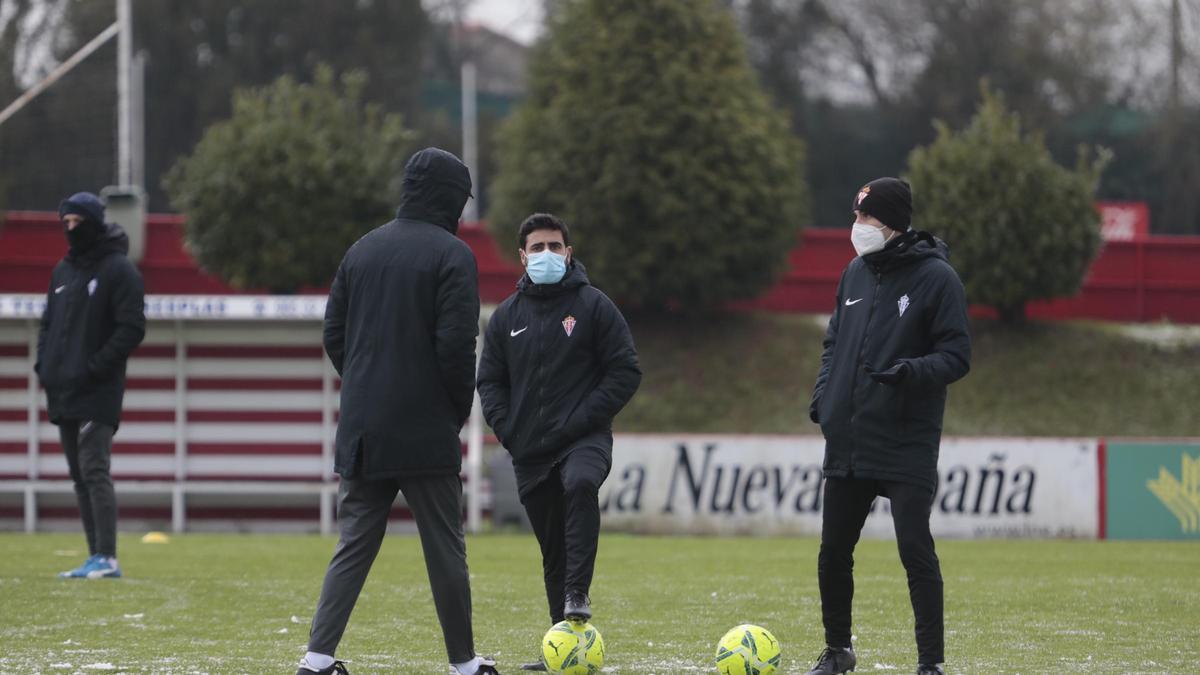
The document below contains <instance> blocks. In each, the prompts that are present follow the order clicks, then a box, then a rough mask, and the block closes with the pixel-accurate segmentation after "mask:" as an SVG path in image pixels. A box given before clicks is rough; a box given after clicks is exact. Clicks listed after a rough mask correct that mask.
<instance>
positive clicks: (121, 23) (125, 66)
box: [117, 0, 133, 185]
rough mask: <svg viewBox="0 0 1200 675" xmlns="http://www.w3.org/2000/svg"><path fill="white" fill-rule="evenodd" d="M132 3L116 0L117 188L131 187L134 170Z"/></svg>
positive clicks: (129, 0) (127, 0)
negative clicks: (131, 96)
mask: <svg viewBox="0 0 1200 675" xmlns="http://www.w3.org/2000/svg"><path fill="white" fill-rule="evenodd" d="M130 2H131V0H117V26H118V29H119V32H118V34H117V185H129V184H130V181H131V179H132V177H131V172H132V168H133V106H132V105H131V104H130V94H131V92H130V84H129V78H130V74H131V70H132V67H133V10H132V9H131V7H130Z"/></svg>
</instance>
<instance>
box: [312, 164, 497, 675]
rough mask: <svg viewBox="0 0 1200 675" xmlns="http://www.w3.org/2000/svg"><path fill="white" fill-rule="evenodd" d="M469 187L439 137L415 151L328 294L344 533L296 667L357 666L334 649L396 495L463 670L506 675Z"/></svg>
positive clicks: (453, 665)
mask: <svg viewBox="0 0 1200 675" xmlns="http://www.w3.org/2000/svg"><path fill="white" fill-rule="evenodd" d="M470 195H471V176H470V173H469V172H468V171H467V167H466V166H465V165H463V163H462V162H461V161H459V159H458V158H457V157H455V156H454V155H452V154H450V153H448V152H446V151H444V150H439V149H437V148H426V149H425V150H421V151H420V152H418V153H416V154H415V155H413V156H412V158H410V159H409V160H408V164H407V165H406V166H405V170H404V197H403V199H402V201H401V203H400V208H399V210H398V211H397V213H396V219H395V220H393V221H391V222H389V223H386V224H384V225H382V226H380V227H378V228H376V229H375V230H372V231H371V232H370V233H368V234H366V235H365V236H363V238H362V239H359V240H358V241H357V242H356V243H355V244H354V245H353V246H351V247H350V250H349V251H347V252H346V256H345V257H344V258H343V259H342V263H341V265H340V266H339V267H338V270H337V275H336V277H335V278H334V281H333V286H332V288H331V289H330V291H329V303H328V305H327V307H326V310H325V351H326V352H327V353H328V354H329V359H330V360H331V361H332V362H333V366H334V368H335V369H336V370H337V372H338V374H340V375H341V376H342V389H341V413H340V414H341V417H340V420H339V422H338V429H337V441H336V462H335V469H336V471H337V473H338V474H339V475H340V476H341V479H342V480H341V484H340V485H339V487H338V511H337V514H338V530H339V533H340V538H339V539H338V544H337V548H336V549H335V550H334V553H333V560H331V561H330V563H329V569H328V571H327V572H326V574H325V582H324V585H323V586H322V587H321V598H320V600H319V601H318V603H317V611H316V614H315V615H314V616H313V620H312V629H311V631H310V635H309V641H308V653H307V654H305V656H304V659H303V660H302V661H301V662H300V669H299V670H298V671H297V675H310V674H311V673H322V674H324V675H332V674H333V673H346V672H347V671H346V667H345V665H344V664H343V663H342V662H341V661H335V660H334V658H333V655H334V652H335V650H336V649H337V646H338V643H339V642H341V639H342V633H343V632H344V631H345V629H346V624H347V622H348V621H349V620H350V613H351V611H352V610H353V609H354V604H355V602H357V600H358V595H359V593H360V592H361V591H362V587H363V584H364V583H365V582H366V580H367V574H368V572H370V570H371V564H372V563H373V562H374V561H375V556H376V555H377V554H378V553H379V548H380V545H381V544H382V543H383V536H384V533H385V532H386V530H387V523H388V514H389V513H391V510H392V503H393V502H394V501H395V499H396V494H397V492H402V493H403V494H404V498H405V500H406V501H407V502H408V506H409V509H410V510H411V511H412V514H413V518H414V520H416V523H417V530H418V532H419V533H420V537H421V546H422V549H423V550H424V554H425V568H426V571H427V573H428V574H429V583H430V587H431V588H432V590H433V602H434V605H435V606H436V608H437V615H438V620H439V621H440V623H441V626H442V637H443V639H444V640H445V643H446V653H447V656H448V657H449V659H450V673H451V674H452V675H494V674H496V673H497V671H496V668H495V665H496V663H495V662H494V661H491V660H489V659H485V658H483V657H480V656H477V655H476V654H475V645H474V634H473V632H472V626H471V581H470V577H469V575H468V572H467V546H466V539H465V537H464V534H463V523H462V479H461V478H460V477H459V473H460V471H461V470H462V446H461V442H460V440H459V433H460V432H461V430H462V426H463V423H464V422H466V420H467V417H468V416H469V415H470V413H471V405H472V403H473V401H474V386H473V385H474V375H475V339H476V337H477V336H478V334H479V287H478V279H477V271H476V266H475V256H474V255H473V254H472V253H471V249H470V248H468V247H467V245H466V244H465V243H463V241H462V240H461V239H459V238H458V237H456V236H455V233H456V232H457V230H458V220H459V218H460V217H461V216H462V210H463V206H464V205H465V204H466V203H467V199H468V197H470Z"/></svg>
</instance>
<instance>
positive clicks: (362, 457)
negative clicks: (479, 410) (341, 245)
mask: <svg viewBox="0 0 1200 675" xmlns="http://www.w3.org/2000/svg"><path fill="white" fill-rule="evenodd" d="M465 199H466V193H465V192H463V193H462V200H461V201H458V202H457V208H456V209H455V208H454V207H453V205H449V206H447V207H446V209H447V211H446V213H445V214H442V217H437V218H431V219H432V220H436V221H437V222H438V223H439V224H434V223H432V222H426V221H424V220H415V219H411V218H408V217H406V216H408V215H409V214H410V213H421V214H422V215H424V216H425V217H429V216H428V208H429V204H426V205H424V207H419V208H415V209H414V208H412V207H413V206H414V204H413V203H412V202H411V201H410V202H409V203H408V204H407V207H406V206H402V207H401V209H400V212H399V214H398V215H399V217H398V218H397V219H396V220H393V221H391V222H389V223H387V224H385V225H382V226H380V227H378V228H376V229H375V230H373V231H371V232H369V233H368V234H366V235H365V236H364V237H363V238H362V239H359V240H358V242H356V243H355V244H354V245H353V246H351V247H350V250H349V251H347V252H346V256H345V258H343V259H342V263H341V266H339V267H338V271H337V276H336V277H335V279H334V281H333V286H332V288H331V289H330V291H329V303H328V305H327V306H326V309H325V351H326V352H327V353H328V354H329V358H330V360H331V361H332V362H333V366H334V368H336V369H337V372H338V373H339V374H340V375H341V376H342V390H341V413H340V418H339V421H338V428H337V440H336V457H335V459H336V461H335V466H334V468H335V470H336V471H337V473H338V474H340V475H341V476H342V477H344V478H363V479H379V478H388V477H396V476H402V475H422V474H456V473H458V472H459V471H460V469H461V467H462V444H461V442H460V440H459V433H460V431H461V430H462V426H463V423H464V422H465V421H466V419H467V417H468V416H469V415H470V413H471V405H472V403H473V400H474V394H475V391H474V383H475V339H476V337H477V336H478V335H479V286H478V273H477V270H476V266H475V256H474V254H472V253H471V249H470V248H468V247H467V245H466V244H465V243H464V242H463V241H462V240H461V239H459V238H458V237H456V236H454V234H452V233H451V229H452V228H453V226H454V224H456V221H457V218H458V213H461V210H462V203H463V201H465ZM451 201H453V200H451Z"/></svg>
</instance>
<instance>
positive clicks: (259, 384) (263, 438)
mask: <svg viewBox="0 0 1200 675" xmlns="http://www.w3.org/2000/svg"><path fill="white" fill-rule="evenodd" d="M42 301H43V299H42V298H39V297H37V296H11V295H10V296H0V527H6V526H7V527H9V528H10V529H11V528H12V527H14V526H15V525H16V524H17V523H20V522H21V521H24V528H25V529H26V530H32V529H36V528H39V527H42V528H44V527H52V526H54V525H55V522H54V521H62V522H61V523H59V524H61V525H62V526H64V527H65V526H69V525H74V523H76V522H77V520H76V518H77V515H76V514H77V511H76V510H75V507H74V496H73V493H72V492H71V490H70V485H69V482H68V481H69V477H68V473H67V465H66V461H65V458H64V457H63V453H62V448H61V445H60V444H59V437H58V428H57V427H56V426H55V425H53V424H51V423H50V422H49V419H48V416H47V412H46V407H45V395H44V392H42V391H41V390H40V387H39V386H38V384H37V381H36V376H34V375H33V373H32V368H33V363H34V358H35V357H34V354H33V353H34V351H35V350H36V344H37V320H36V317H38V316H40V313H41V304H40V303H41V302H42ZM323 313H324V297H321V296H298V297H284V298H275V297H270V296H261V297H245V296H239V297H229V296H220V297H213V298H197V297H195V296H177V297H163V296H148V298H147V318H148V319H149V321H148V324H147V331H146V339H145V341H144V342H143V343H142V345H141V346H140V347H139V348H138V349H137V350H136V351H135V353H134V355H133V357H132V358H131V359H130V361H129V366H128V371H127V386H126V394H125V405H124V412H123V414H122V422H121V427H120V429H119V431H118V433H117V435H116V437H115V439H114V447H113V460H112V472H113V478H114V481H115V482H116V483H117V490H118V501H119V504H120V517H121V518H122V519H123V520H124V519H127V518H132V519H135V520H145V521H150V522H152V523H153V522H156V521H162V522H169V523H171V525H172V527H173V529H175V530H177V531H180V530H183V529H207V528H223V529H230V528H233V529H250V528H256V527H258V526H260V525H261V526H271V527H272V528H273V529H280V528H282V529H315V528H317V527H319V529H320V530H321V531H324V532H328V531H331V529H332V514H333V508H334V498H335V495H336V486H337V482H336V480H337V479H336V476H335V475H333V473H332V469H333V439H334V434H335V430H336V424H337V415H338V399H339V396H338V389H339V384H340V380H339V379H338V377H337V375H336V373H335V372H334V370H333V367H332V366H331V365H330V364H329V361H328V359H327V358H326V357H325V355H324V353H323V350H322V347H321V323H320V318H321V316H322V315H323ZM473 418H475V419H474V421H473V423H472V424H471V425H470V426H469V427H468V433H467V436H468V440H474V441H475V443H476V444H477V448H478V451H477V452H476V453H474V454H475V455H478V454H479V452H481V451H482V447H481V446H482V433H481V430H482V426H481V422H480V421H479V420H478V413H477V412H476V414H475V415H473ZM471 430H475V433H474V434H472V433H471ZM480 464H481V462H480V460H479V459H478V458H477V457H473V455H472V453H470V452H468V454H467V461H466V462H465V463H464V465H465V469H466V473H467V487H468V505H469V506H470V504H471V503H472V502H473V503H474V504H475V505H476V507H477V508H468V516H469V517H468V520H469V521H471V522H470V524H471V525H472V526H473V527H474V528H478V524H479V518H480V512H481V510H482V501H483V499H484V498H485V495H483V490H482V489H481V487H482V486H481V485H480V483H481V482H482V481H480V480H472V478H473V477H475V476H479V475H480V474H479V468H480ZM394 515H395V518H397V519H398V520H404V519H405V518H406V517H407V516H408V513H407V511H406V510H405V509H404V508H403V502H402V501H400V502H399V503H398V506H397V507H396V510H395V514H394Z"/></svg>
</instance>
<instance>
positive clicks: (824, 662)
mask: <svg viewBox="0 0 1200 675" xmlns="http://www.w3.org/2000/svg"><path fill="white" fill-rule="evenodd" d="M853 208H854V216H855V221H854V224H853V226H852V231H851V235H850V240H851V242H852V243H853V244H854V250H855V252H856V253H858V257H856V258H854V259H853V260H851V261H850V264H849V265H847V266H846V270H845V272H843V273H842V280H841V283H839V284H838V292H837V304H836V305H835V307H834V311H833V316H832V317H831V318H830V320H829V328H828V330H827V331H826V333H825V351H824V353H823V354H822V355H821V370H820V373H819V374H818V375H817V384H816V387H814V389H813V396H812V403H811V404H810V406H809V417H810V418H811V419H812V421H813V422H815V423H817V424H820V425H821V432H822V433H823V434H824V435H825V464H824V474H825V492H824V501H823V504H822V509H821V518H822V522H821V551H820V553H819V555H818V558H817V575H818V580H819V586H820V589H821V614H822V619H823V622H824V626H825V643H826V645H827V647H826V649H825V650H824V651H823V652H822V653H821V655H820V657H818V660H817V664H816V665H815V666H814V667H813V669H812V670H811V671H809V675H833V674H834V673H845V672H846V671H848V670H854V667H855V665H856V660H857V659H856V657H855V655H854V650H853V649H852V647H851V645H850V635H851V629H850V626H851V623H850V603H851V599H852V597H853V595H854V578H853V575H852V571H853V568H854V546H855V544H857V543H858V537H859V533H860V532H861V531H862V527H863V523H864V522H865V521H866V518H867V514H868V513H869V512H870V509H871V504H872V503H873V502H874V501H875V498H876V497H886V498H888V499H889V500H890V501H891V512H892V521H893V523H894V526H895V530H896V543H897V546H898V548H899V550H900V561H901V562H902V563H903V564H904V569H905V571H906V572H907V574H908V590H909V597H910V599H911V601H912V607H913V615H914V618H915V628H916V639H917V664H918V665H917V673H918V675H941V674H942V672H943V671H942V666H941V664H942V661H943V657H944V654H943V620H942V575H941V567H940V564H939V562H938V558H937V554H936V553H935V551H934V543H933V536H932V535H931V534H930V531H929V516H930V512H931V509H932V507H933V499H934V494H935V490H936V487H937V458H938V445H939V443H940V442H941V436H942V415H943V413H944V412H945V407H946V387H947V385H949V384H950V383H951V382H954V381H956V380H958V379H959V378H961V377H963V376H964V375H966V374H967V371H968V370H969V369H970V363H971V339H970V336H969V335H968V333H967V301H966V297H965V294H964V292H963V285H962V282H961V281H959V278H958V275H957V274H956V273H955V271H954V268H953V267H951V266H950V263H949V261H948V257H949V248H948V247H947V246H946V244H945V242H943V241H941V240H940V239H937V238H935V237H934V236H933V235H931V234H929V233H928V232H919V231H916V230H913V229H912V228H911V227H910V226H909V224H910V221H911V219H912V192H911V190H910V188H909V185H908V183H906V182H904V181H902V180H899V179H896V178H879V179H877V180H873V181H871V182H870V183H868V184H866V185H864V186H863V187H862V188H860V189H859V191H858V193H857V194H856V195H855V197H854V206H853Z"/></svg>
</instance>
